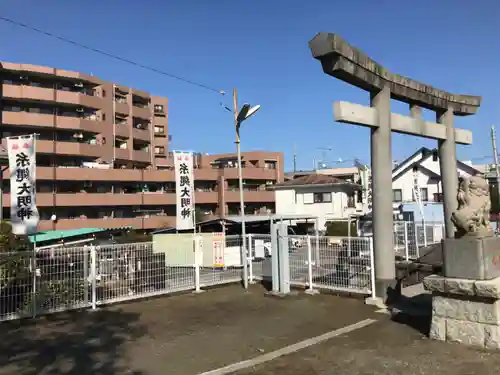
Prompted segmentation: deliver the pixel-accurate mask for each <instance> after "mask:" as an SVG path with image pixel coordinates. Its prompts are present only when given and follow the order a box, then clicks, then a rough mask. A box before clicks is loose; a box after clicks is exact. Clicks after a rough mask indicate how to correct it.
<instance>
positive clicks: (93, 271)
mask: <svg viewBox="0 0 500 375" xmlns="http://www.w3.org/2000/svg"><path fill="white" fill-rule="evenodd" d="M99 249H100V247H99V246H97V249H96V246H93V245H92V246H91V247H90V277H91V282H92V310H95V309H96V308H97V267H96V250H99Z"/></svg>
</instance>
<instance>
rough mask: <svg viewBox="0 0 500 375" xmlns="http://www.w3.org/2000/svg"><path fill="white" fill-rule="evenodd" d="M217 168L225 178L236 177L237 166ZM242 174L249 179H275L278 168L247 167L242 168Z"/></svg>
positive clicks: (231, 178)
mask: <svg viewBox="0 0 500 375" xmlns="http://www.w3.org/2000/svg"><path fill="white" fill-rule="evenodd" d="M215 170H217V169H215ZM219 170H220V171H222V175H223V176H224V178H226V180H236V179H238V168H223V169H219ZM242 174H243V178H244V179H249V180H276V179H277V177H278V170H277V169H265V168H251V167H249V168H242Z"/></svg>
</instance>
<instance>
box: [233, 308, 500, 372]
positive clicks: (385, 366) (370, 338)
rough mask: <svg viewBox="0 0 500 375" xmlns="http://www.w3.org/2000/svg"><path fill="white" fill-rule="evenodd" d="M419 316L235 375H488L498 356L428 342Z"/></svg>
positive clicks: (381, 323) (383, 319)
mask: <svg viewBox="0 0 500 375" xmlns="http://www.w3.org/2000/svg"><path fill="white" fill-rule="evenodd" d="M427 320H428V319H425V318H418V319H416V318H413V317H406V318H404V319H402V321H401V322H399V323H398V322H395V321H392V320H391V319H390V317H389V316H387V315H382V314H381V316H380V317H379V320H378V321H377V322H376V323H374V324H372V325H370V326H367V327H365V328H362V329H360V330H356V331H353V332H351V333H348V334H345V335H342V336H339V337H336V338H333V339H331V340H328V341H326V342H324V343H322V344H318V345H315V346H312V347H309V348H307V349H304V350H301V351H299V352H296V353H294V354H291V355H288V356H284V357H280V358H278V359H275V360H273V361H271V362H267V363H266V364H262V365H260V366H256V367H254V368H250V369H246V370H241V371H239V372H236V373H235V375H250V374H252V375H271V374H273V375H274V374H286V375H303V374H309V375H400V374H401V375H403V374H404V375H417V374H418V375H489V374H498V372H499V371H500V355H499V353H498V352H496V353H495V352H487V351H484V350H479V349H473V348H468V347H464V346H462V345H459V344H450V343H443V342H439V341H434V340H430V339H428V338H427V336H426V335H424V334H422V333H421V331H422V330H423V329H425V328H427V322H426V321H427Z"/></svg>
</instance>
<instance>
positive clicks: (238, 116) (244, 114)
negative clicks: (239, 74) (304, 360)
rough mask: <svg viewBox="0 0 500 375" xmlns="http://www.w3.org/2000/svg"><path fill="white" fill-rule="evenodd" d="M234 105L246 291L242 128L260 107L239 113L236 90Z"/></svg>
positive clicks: (246, 259) (246, 106)
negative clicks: (244, 122)
mask: <svg viewBox="0 0 500 375" xmlns="http://www.w3.org/2000/svg"><path fill="white" fill-rule="evenodd" d="M233 102H234V103H233V104H234V126H235V130H236V141H235V143H236V154H237V158H238V185H239V189H240V211H241V237H242V240H243V244H242V252H243V285H244V287H245V289H247V288H248V254H247V244H246V227H245V201H244V198H243V173H242V170H241V147H240V143H241V142H240V127H241V123H242V122H243V121H245V120H247V119H248V118H250V117H251V116H252V115H254V114H255V113H256V112H257V111H258V110H259V109H260V105H256V106H254V107H251V106H250V104H244V105H243V107H242V108H241V110H240V111H239V112H238V98H237V94H236V89H233Z"/></svg>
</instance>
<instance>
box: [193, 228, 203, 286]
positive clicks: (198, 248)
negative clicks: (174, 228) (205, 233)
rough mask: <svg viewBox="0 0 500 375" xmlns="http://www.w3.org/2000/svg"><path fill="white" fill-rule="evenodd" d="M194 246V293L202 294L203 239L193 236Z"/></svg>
mask: <svg viewBox="0 0 500 375" xmlns="http://www.w3.org/2000/svg"><path fill="white" fill-rule="evenodd" d="M193 245H194V293H201V292H203V290H201V275H200V264H201V263H202V258H203V238H202V237H197V236H193Z"/></svg>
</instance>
